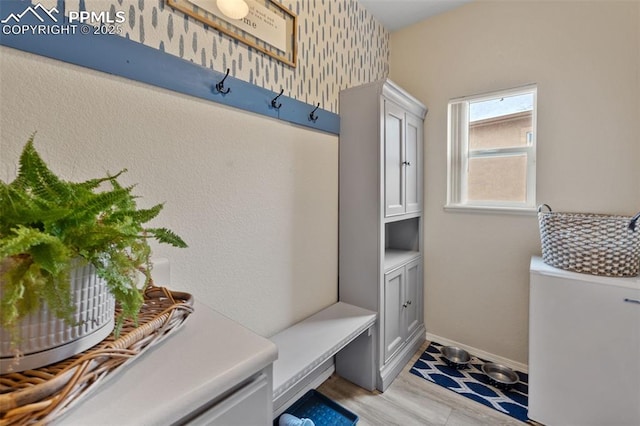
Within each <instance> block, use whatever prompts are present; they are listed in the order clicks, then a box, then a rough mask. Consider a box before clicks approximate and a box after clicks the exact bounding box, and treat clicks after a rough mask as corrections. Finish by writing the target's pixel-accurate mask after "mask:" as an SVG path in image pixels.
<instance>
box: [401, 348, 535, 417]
mask: <svg viewBox="0 0 640 426" xmlns="http://www.w3.org/2000/svg"><path fill="white" fill-rule="evenodd" d="M441 347H442V345H440V344H438V343H434V342H432V343H431V344H430V345H429V346H428V347H427V350H426V351H424V353H423V354H422V355H421V356H420V359H418V360H417V361H416V363H415V364H414V365H413V367H412V368H411V373H413V374H415V375H416V376H418V377H422V378H423V379H426V380H428V381H430V382H433V383H436V384H438V385H440V386H442V387H445V388H447V389H449V390H451V391H453V392H456V393H458V394H460V395H462V396H466V397H467V398H470V399H473V400H474V401H478V402H479V403H481V404H484V405H486V406H487V407H491V408H493V409H495V410H498V411H500V412H501V413H504V414H507V415H509V416H511V417H514V418H516V419H518V420H520V421H523V422H526V421H527V420H528V418H527V404H528V399H529V398H528V394H529V376H528V375H527V374H525V373H521V372H519V371H516V373H517V374H518V378H519V379H520V380H519V381H518V383H516V384H515V385H514V386H513V387H512V388H511V389H510V390H507V391H503V390H500V389H498V388H495V387H493V386H491V385H490V384H489V379H488V378H487V376H485V374H484V373H483V372H482V364H483V362H484V361H483V360H482V359H479V358H476V357H474V356H472V358H471V363H470V365H469V366H467V368H464V369H460V370H457V369H455V368H453V367H449V366H448V365H447V363H446V362H445V360H444V357H443V356H442V354H441V353H440V348H441Z"/></svg>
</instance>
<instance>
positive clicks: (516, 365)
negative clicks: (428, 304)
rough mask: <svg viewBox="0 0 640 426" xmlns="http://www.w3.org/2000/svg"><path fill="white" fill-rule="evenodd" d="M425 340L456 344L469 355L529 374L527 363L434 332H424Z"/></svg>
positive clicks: (442, 343)
mask: <svg viewBox="0 0 640 426" xmlns="http://www.w3.org/2000/svg"><path fill="white" fill-rule="evenodd" d="M426 336H427V340H428V341H430V342H436V343H440V344H441V345H444V346H457V347H459V348H462V349H464V350H465V351H467V352H469V353H470V354H471V355H473V356H476V357H478V358H482V359H486V360H488V361H492V362H495V363H498V364H502V365H505V366H507V367H509V368H512V369H514V370H518V371H521V372H523V373H527V374H529V366H528V365H527V364H523V363H521V362H517V361H514V360H512V359H509V358H505V357H502V356H499V355H496V354H492V353H489V352H486V351H483V350H482V349H478V348H474V347H473V346H469V345H465V344H464V343H460V342H456V341H455V340H451V339H447V338H446V337H442V336H437V335H435V334H431V333H426Z"/></svg>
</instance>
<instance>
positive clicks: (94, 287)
mask: <svg viewBox="0 0 640 426" xmlns="http://www.w3.org/2000/svg"><path fill="white" fill-rule="evenodd" d="M70 280H71V292H72V300H73V302H74V303H75V305H76V306H77V309H76V313H75V314H74V316H73V319H74V321H75V323H76V325H69V324H67V323H66V322H65V321H63V320H61V319H59V318H57V317H56V316H55V315H54V314H53V313H52V312H50V311H49V309H48V306H47V305H46V304H45V303H43V304H42V306H41V309H40V310H39V311H38V312H34V313H32V314H30V315H29V316H27V317H25V318H24V319H23V320H22V321H21V322H20V324H19V325H18V331H19V335H20V339H19V342H18V344H17V349H18V350H19V351H20V353H22V354H23V356H21V357H19V358H17V359H16V358H15V351H13V350H12V348H11V336H10V334H9V332H8V330H6V329H4V328H2V327H0V374H6V373H9V372H19V371H24V370H30V369H35V368H39V367H43V366H45V365H49V364H52V363H55V362H58V361H61V360H63V359H65V358H69V357H71V356H73V355H76V354H78V353H80V352H82V351H85V350H87V349H89V348H90V347H92V346H94V345H96V344H98V343H100V342H101V341H102V340H104V339H105V338H106V337H107V336H109V334H110V333H111V332H112V331H113V327H114V310H115V300H114V298H113V295H112V294H111V293H110V292H109V290H108V288H107V284H106V282H105V281H104V280H103V279H101V278H99V277H97V276H96V274H95V268H94V267H93V266H92V265H87V266H83V267H78V268H75V269H73V270H72V271H71V277H70ZM0 290H1V289H0ZM0 294H1V292H0Z"/></svg>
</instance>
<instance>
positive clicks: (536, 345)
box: [529, 257, 640, 426]
mask: <svg viewBox="0 0 640 426" xmlns="http://www.w3.org/2000/svg"><path fill="white" fill-rule="evenodd" d="M530 279H531V281H530V292H531V294H530V309H529V316H530V320H529V418H531V419H533V420H536V421H538V422H541V423H543V424H545V425H548V426H554V425H563V426H564V425H576V426H578V425H579V426H589V425H593V426H602V425H609V426H629V425H640V277H637V278H609V277H599V276H593V275H588V274H579V273H575V272H569V271H564V270H561V269H557V268H553V267H551V266H548V265H546V264H544V263H543V262H542V259H540V258H538V257H535V258H533V259H532V260H531V278H530Z"/></svg>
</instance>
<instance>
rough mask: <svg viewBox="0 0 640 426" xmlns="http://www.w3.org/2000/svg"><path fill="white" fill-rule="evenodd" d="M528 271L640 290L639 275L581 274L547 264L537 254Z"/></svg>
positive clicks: (532, 259)
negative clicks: (606, 275) (608, 275)
mask: <svg viewBox="0 0 640 426" xmlns="http://www.w3.org/2000/svg"><path fill="white" fill-rule="evenodd" d="M530 272H531V273H534V274H540V275H548V276H552V277H558V278H568V279H572V280H578V281H589V282H591V283H596V284H603V285H613V286H618V287H626V288H632V289H638V290H640V276H637V277H605V276H599V275H591V274H582V273H579V272H572V271H566V270H564V269H560V268H555V267H553V266H550V265H547V264H546V263H544V262H543V261H542V258H541V257H539V256H533V257H532V258H531V264H530Z"/></svg>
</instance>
